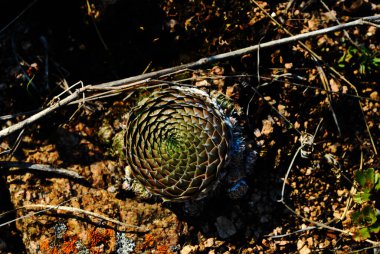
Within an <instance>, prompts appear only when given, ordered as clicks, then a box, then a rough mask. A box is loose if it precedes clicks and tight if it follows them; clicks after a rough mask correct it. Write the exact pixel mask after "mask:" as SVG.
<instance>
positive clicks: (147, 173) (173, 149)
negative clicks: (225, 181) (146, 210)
mask: <svg viewBox="0 0 380 254" xmlns="http://www.w3.org/2000/svg"><path fill="white" fill-rule="evenodd" d="M231 142H232V128H231V124H230V123H229V121H228V119H227V118H226V117H225V115H224V114H223V111H222V110H221V109H220V107H219V106H218V105H217V103H216V102H215V101H214V100H213V99H211V97H210V96H209V95H208V94H207V93H205V92H203V91H201V90H199V89H196V88H188V87H170V88H165V89H161V90H158V91H155V92H153V93H151V94H150V95H149V96H148V97H146V98H145V99H143V100H142V101H140V102H139V103H138V105H137V106H136V107H134V108H133V109H132V110H131V112H130V113H129V115H128V117H127V122H126V132H125V147H126V158H127V161H128V164H129V165H130V167H131V173H132V176H133V178H134V179H136V180H138V181H139V182H140V183H141V184H142V185H143V186H144V187H145V188H146V189H147V190H148V191H149V192H150V193H152V194H154V195H158V196H160V197H161V198H162V199H164V200H168V201H185V200H189V199H199V198H201V197H204V196H205V195H207V193H208V192H209V191H210V190H212V189H213V188H214V187H215V186H216V185H217V183H218V182H219V180H220V178H221V177H222V176H223V174H224V172H223V170H224V168H225V167H226V164H227V163H228V161H229V157H230V152H231V145H232V144H231Z"/></svg>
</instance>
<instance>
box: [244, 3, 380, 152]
mask: <svg viewBox="0 0 380 254" xmlns="http://www.w3.org/2000/svg"><path fill="white" fill-rule="evenodd" d="M251 2H253V3H254V4H255V5H256V6H257V7H258V8H259V9H260V10H261V11H262V12H264V13H265V15H267V16H268V17H269V18H270V19H271V20H272V21H273V22H274V23H275V24H276V25H277V26H278V27H280V28H281V29H283V30H284V31H285V32H286V33H287V34H288V35H290V36H291V37H293V36H294V35H293V34H292V33H291V32H290V31H289V30H287V29H286V28H285V27H284V26H283V25H281V24H280V23H279V22H278V21H277V20H275V19H274V18H273V17H272V16H271V15H270V14H269V13H268V12H266V11H265V10H264V9H263V8H262V7H261V6H260V5H259V4H258V3H257V2H256V1H255V0H251ZM368 18H369V20H370V22H371V25H374V26H376V27H377V25H376V24H375V23H373V22H379V20H380V17H379V16H372V17H371V18H370V17H365V18H363V19H365V20H366V19H368ZM363 21H364V20H363ZM349 23H351V22H349ZM349 23H346V24H349ZM364 23H365V22H363V24H364ZM340 25H344V24H338V26H340ZM344 29H345V28H342V29H339V30H343V31H344ZM321 30H323V29H321ZM316 31H320V30H316ZM307 34H308V33H307ZM298 43H299V44H300V45H301V46H302V47H303V48H304V49H305V50H306V51H308V52H309V53H310V54H311V56H312V57H313V58H315V59H316V60H318V61H323V59H322V57H321V56H319V55H318V54H317V53H315V52H314V51H313V50H312V49H310V48H309V47H308V46H307V45H306V44H305V43H303V42H301V41H299V42H298ZM261 46H262V45H261ZM327 67H328V69H329V70H330V71H332V72H333V73H334V74H336V75H337V76H339V78H340V79H342V80H343V81H344V82H346V83H347V84H348V85H349V86H350V87H351V88H352V89H353V90H354V91H355V94H356V95H358V96H359V93H358V91H357V89H356V87H355V86H354V85H353V84H352V83H351V82H350V81H349V80H347V79H346V78H345V77H344V76H343V75H342V74H341V73H340V72H339V71H337V70H336V69H335V68H334V67H331V66H329V65H327ZM319 71H320V72H321V68H320V70H319ZM322 81H323V80H322ZM322 83H325V82H322ZM325 89H326V88H325ZM328 99H329V104H330V107H331V109H332V106H331V101H330V97H329V96H328ZM358 103H359V107H360V110H361V112H362V116H363V119H364V123H365V125H366V128H367V132H368V135H369V138H370V141H371V145H372V148H373V151H374V153H375V154H376V155H377V148H376V145H375V142H374V141H373V138H372V134H371V130H370V128H369V125H368V123H367V120H366V118H365V114H364V111H363V106H362V103H361V102H360V101H358ZM332 114H333V117H334V121H335V122H336V124H337V128H338V131H339V132H340V128H339V125H338V123H337V120H336V119H337V118H336V116H335V113H334V111H333V110H332Z"/></svg>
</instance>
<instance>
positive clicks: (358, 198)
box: [354, 192, 371, 204]
mask: <svg viewBox="0 0 380 254" xmlns="http://www.w3.org/2000/svg"><path fill="white" fill-rule="evenodd" d="M370 199H371V194H370V193H368V192H359V193H356V195H355V196H354V201H355V202H356V203H358V204H362V203H364V202H367V201H369V200H370Z"/></svg>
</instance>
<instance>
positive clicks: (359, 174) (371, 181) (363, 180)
mask: <svg viewBox="0 0 380 254" xmlns="http://www.w3.org/2000/svg"><path fill="white" fill-rule="evenodd" d="M355 180H356V181H357V182H358V183H359V185H360V187H361V190H362V191H363V192H370V191H371V190H372V189H373V187H374V186H375V170H374V169H373V168H369V169H365V170H358V171H356V174H355Z"/></svg>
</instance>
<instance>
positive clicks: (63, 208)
mask: <svg viewBox="0 0 380 254" xmlns="http://www.w3.org/2000/svg"><path fill="white" fill-rule="evenodd" d="M22 208H24V209H43V210H44V211H48V210H61V211H66V212H71V213H80V214H85V215H87V216H91V217H94V218H97V219H100V220H102V221H107V222H111V223H113V224H116V225H119V226H122V227H123V228H124V230H128V228H129V229H131V228H132V229H134V230H135V231H136V230H138V231H139V232H142V233H145V232H148V231H149V230H148V229H146V228H143V227H139V226H134V225H129V224H125V223H123V222H121V221H118V220H115V219H112V218H109V217H107V216H104V215H100V214H98V213H94V212H90V211H87V210H83V209H80V208H75V207H70V206H61V205H45V204H31V205H24V206H23V207H22ZM129 231H130V230H129Z"/></svg>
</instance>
